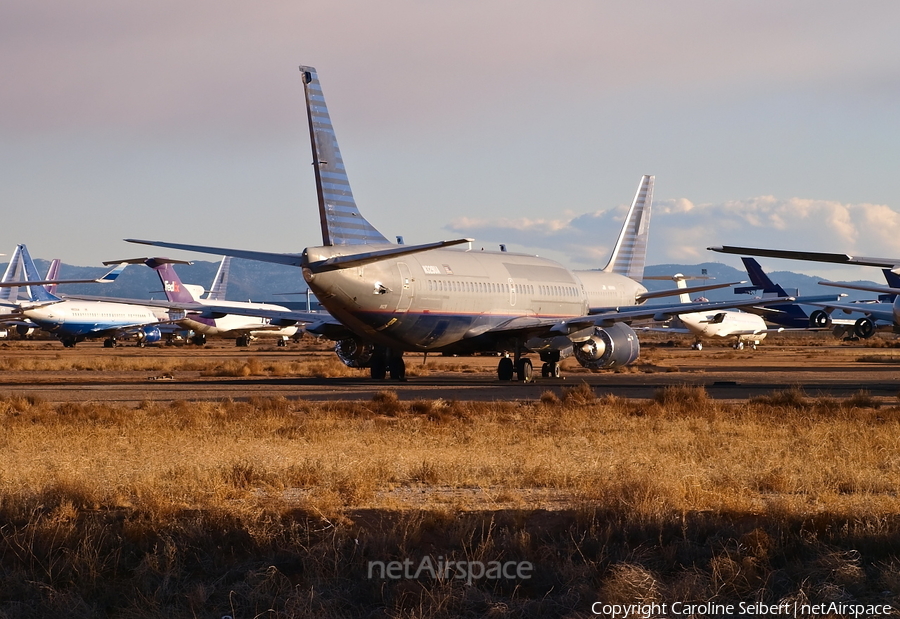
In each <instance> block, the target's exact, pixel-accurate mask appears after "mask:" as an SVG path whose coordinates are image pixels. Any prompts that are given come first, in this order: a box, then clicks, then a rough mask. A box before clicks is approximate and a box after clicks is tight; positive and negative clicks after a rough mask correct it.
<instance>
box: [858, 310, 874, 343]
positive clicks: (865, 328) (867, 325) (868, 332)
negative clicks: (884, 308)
mask: <svg viewBox="0 0 900 619" xmlns="http://www.w3.org/2000/svg"><path fill="white" fill-rule="evenodd" d="M853 332H854V333H856V336H857V337H861V338H862V339H864V340H865V339H868V338H870V337H872V336H873V335H875V321H874V320H872V319H871V318H869V317H868V316H866V317H864V318H860V319H859V320H857V321H856V323H854V325H853Z"/></svg>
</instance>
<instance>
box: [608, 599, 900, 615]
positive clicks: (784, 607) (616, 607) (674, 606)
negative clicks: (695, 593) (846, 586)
mask: <svg viewBox="0 0 900 619" xmlns="http://www.w3.org/2000/svg"><path fill="white" fill-rule="evenodd" d="M893 611H894V608H893V607H892V606H891V605H890V604H851V603H846V602H825V603H822V604H801V603H800V602H784V603H781V604H765V603H763V602H740V603H738V604H717V603H714V602H705V603H703V604H688V603H683V602H672V603H671V604H670V603H665V604H656V603H654V604H604V603H603V602H594V604H593V605H592V606H591V612H593V613H594V614H595V615H604V616H606V617H612V618H613V619H650V618H651V617H677V616H680V615H681V616H693V617H702V616H714V617H721V616H726V615H727V616H742V615H743V616H760V617H764V616H769V617H820V616H826V615H827V616H835V615H837V616H840V617H879V616H882V615H890V614H891V613H893Z"/></svg>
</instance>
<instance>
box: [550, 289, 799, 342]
mask: <svg viewBox="0 0 900 619" xmlns="http://www.w3.org/2000/svg"><path fill="white" fill-rule="evenodd" d="M793 301H794V297H774V298H772V299H765V300H763V299H751V300H747V301H717V302H705V303H673V304H670V305H646V306H636V307H634V306H633V307H629V308H624V309H611V310H609V311H606V312H600V313H596V314H588V315H587V316H580V317H578V318H570V319H567V320H562V321H559V322H558V323H557V324H556V325H554V327H553V329H552V330H551V331H552V332H553V333H555V334H557V335H567V334H569V333H573V332H575V331H580V330H582V329H586V328H588V327H591V326H596V327H604V326H611V325H613V324H615V323H617V322H629V321H632V320H640V319H643V318H651V319H653V320H657V321H660V322H662V321H665V320H668V319H669V318H672V317H673V316H678V315H679V314H690V313H693V312H703V311H708V310H712V309H734V308H740V307H750V306H759V305H769V304H773V305H774V304H778V303H791V302H793Z"/></svg>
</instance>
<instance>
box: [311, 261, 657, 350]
mask: <svg viewBox="0 0 900 619" xmlns="http://www.w3.org/2000/svg"><path fill="white" fill-rule="evenodd" d="M384 247H396V245H388V246H384ZM384 247H382V246H378V245H370V246H367V247H366V250H367V251H377V250H379V249H383V248H384ZM357 252H359V246H349V247H342V246H328V247H311V248H307V250H306V251H305V252H304V254H305V256H306V260H307V261H308V262H314V261H318V260H326V259H328V258H330V257H332V256H336V255H343V254H352V253H357ZM304 277H305V278H306V281H307V283H308V284H309V286H310V288H311V289H312V290H313V292H314V293H315V294H316V298H317V299H319V302H320V303H321V304H322V305H323V306H324V307H325V308H326V309H328V311H329V312H330V313H331V314H332V315H333V316H334V317H335V318H337V319H338V320H340V321H341V322H342V323H344V324H345V325H346V326H347V327H349V328H350V329H351V330H353V331H354V332H355V333H357V334H358V335H360V336H363V337H365V338H367V339H370V340H372V341H374V342H376V343H379V344H382V345H385V346H388V347H391V348H394V349H396V350H406V351H415V350H418V351H429V350H441V349H443V348H448V347H453V346H456V345H460V344H464V343H465V342H467V341H472V340H474V338H478V337H479V336H483V335H484V336H488V337H489V335H490V334H489V333H488V332H489V331H490V330H491V329H492V328H494V327H497V326H499V325H502V324H505V323H508V322H509V321H511V320H516V319H518V320H523V321H524V320H527V319H528V318H535V319H554V320H564V319H566V318H572V317H576V316H584V315H585V314H587V313H588V309H589V308H596V307H617V306H622V305H635V303H636V301H635V299H636V297H637V295H639V294H640V293H642V292H645V291H646V288H644V287H643V286H642V285H641V284H640V283H638V282H636V281H634V280H632V279H629V278H627V277H624V276H621V275H616V274H614V273H607V272H602V271H571V270H569V269H567V268H566V267H564V266H563V265H561V264H559V263H558V262H555V261H553V260H548V259H546V258H541V257H538V256H531V255H525V254H515V253H509V252H489V251H477V250H471V251H462V250H455V249H435V250H431V251H426V252H421V253H417V254H410V255H407V256H403V257H401V258H396V259H391V260H384V261H380V262H375V263H370V264H366V265H365V266H360V267H352V268H345V269H341V270H335V271H325V272H319V273H315V274H312V273H311V272H310V271H309V269H304ZM569 345H571V344H569Z"/></svg>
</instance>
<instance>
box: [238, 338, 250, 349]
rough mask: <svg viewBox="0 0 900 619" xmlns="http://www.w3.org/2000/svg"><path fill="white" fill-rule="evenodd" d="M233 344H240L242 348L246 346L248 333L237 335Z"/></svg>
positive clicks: (248, 342)
mask: <svg viewBox="0 0 900 619" xmlns="http://www.w3.org/2000/svg"><path fill="white" fill-rule="evenodd" d="M234 345H235V346H240V347H242V348H246V347H247V346H249V345H250V336H249V335H239V336H238V337H237V339H235V340H234Z"/></svg>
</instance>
